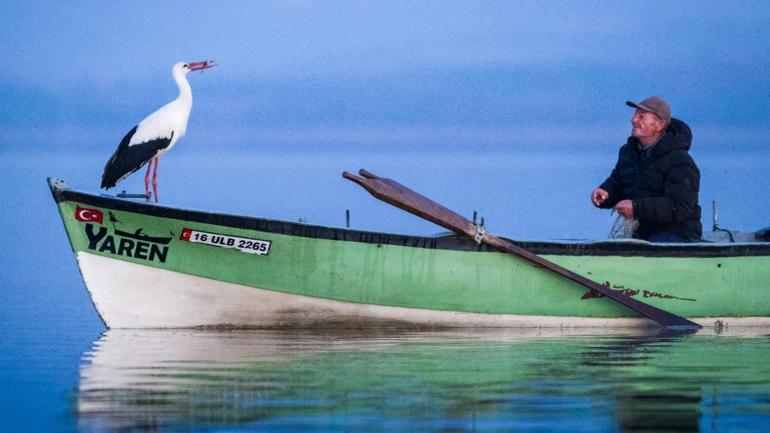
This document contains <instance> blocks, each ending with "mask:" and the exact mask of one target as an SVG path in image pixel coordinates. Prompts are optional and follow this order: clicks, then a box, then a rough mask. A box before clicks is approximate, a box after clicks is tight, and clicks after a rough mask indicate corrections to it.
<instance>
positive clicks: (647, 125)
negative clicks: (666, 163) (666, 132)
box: [631, 108, 666, 142]
mask: <svg viewBox="0 0 770 433" xmlns="http://www.w3.org/2000/svg"><path fill="white" fill-rule="evenodd" d="M665 126H666V122H664V121H663V119H661V118H660V117H658V115H657V114H655V113H651V112H649V111H644V110H641V109H638V108H637V109H636V111H635V112H634V115H633V116H631V135H632V136H634V137H636V138H638V139H639V140H642V141H643V142H644V141H650V140H652V139H655V138H657V137H658V135H660V132H661V131H663V128H665Z"/></svg>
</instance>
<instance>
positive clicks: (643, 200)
mask: <svg viewBox="0 0 770 433" xmlns="http://www.w3.org/2000/svg"><path fill="white" fill-rule="evenodd" d="M691 143H692V132H690V127H688V126H687V124H686V123H684V122H682V121H681V120H678V119H671V123H670V124H669V125H668V128H667V130H666V133H665V134H664V135H663V137H661V139H660V140H658V143H657V144H655V146H654V147H653V148H652V152H651V153H649V155H648V156H646V157H645V155H643V154H642V152H641V150H640V149H639V144H640V143H639V140H638V139H637V138H635V137H629V138H628V142H627V143H626V144H625V145H624V146H623V147H621V148H620V152H619V155H618V162H617V164H616V165H615V169H614V170H612V174H610V177H608V178H607V180H605V181H604V183H602V184H601V186H600V187H601V188H602V189H604V190H605V191H607V192H608V193H609V194H610V196H609V198H608V199H607V201H605V202H604V203H602V206H601V207H603V208H611V207H613V206H615V205H616V204H617V203H618V202H619V201H621V200H624V199H630V200H632V202H633V204H634V217H635V218H638V219H639V228H638V229H637V231H636V233H635V235H634V236H635V237H638V238H640V239H649V238H650V236H652V234H654V233H657V232H671V233H676V234H678V235H680V236H682V237H684V238H685V239H690V240H695V239H700V237H701V234H702V228H701V223H700V213H701V212H700V206H698V190H699V189H700V171H699V170H698V167H697V166H696V165H695V161H693V159H692V157H690V154H689V153H687V151H688V150H689V149H690V145H691Z"/></svg>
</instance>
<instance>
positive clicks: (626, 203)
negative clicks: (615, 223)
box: [615, 200, 634, 220]
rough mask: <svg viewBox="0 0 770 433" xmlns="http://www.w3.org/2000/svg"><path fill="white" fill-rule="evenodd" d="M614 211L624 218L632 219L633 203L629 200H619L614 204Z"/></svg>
mask: <svg viewBox="0 0 770 433" xmlns="http://www.w3.org/2000/svg"><path fill="white" fill-rule="evenodd" d="M615 211H616V212H617V213H619V214H620V215H622V216H623V218H625V219H629V220H630V219H634V203H633V202H632V201H631V200H621V201H619V202H618V204H616V205H615Z"/></svg>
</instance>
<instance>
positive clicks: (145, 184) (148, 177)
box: [144, 158, 154, 196]
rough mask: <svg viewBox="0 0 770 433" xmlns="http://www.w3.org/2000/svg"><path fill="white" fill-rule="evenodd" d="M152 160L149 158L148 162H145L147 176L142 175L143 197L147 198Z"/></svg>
mask: <svg viewBox="0 0 770 433" xmlns="http://www.w3.org/2000/svg"><path fill="white" fill-rule="evenodd" d="M153 159H154V158H151V159H150V161H149V162H147V174H145V175H144V195H145V196H149V195H150V169H152V160H153Z"/></svg>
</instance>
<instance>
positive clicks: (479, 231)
mask: <svg viewBox="0 0 770 433" xmlns="http://www.w3.org/2000/svg"><path fill="white" fill-rule="evenodd" d="M475 226H476V233H474V234H473V240H474V241H476V243H477V244H479V245H481V241H482V240H484V236H486V235H487V229H485V228H484V226H481V225H478V224H475Z"/></svg>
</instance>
